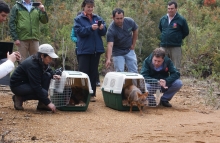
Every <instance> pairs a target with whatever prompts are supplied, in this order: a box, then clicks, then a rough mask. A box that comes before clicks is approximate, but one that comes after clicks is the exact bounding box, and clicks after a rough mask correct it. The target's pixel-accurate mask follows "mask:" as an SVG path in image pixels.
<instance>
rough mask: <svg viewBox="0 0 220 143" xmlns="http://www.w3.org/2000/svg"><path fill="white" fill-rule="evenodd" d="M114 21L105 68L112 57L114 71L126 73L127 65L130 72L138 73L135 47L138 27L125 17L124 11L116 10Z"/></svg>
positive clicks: (109, 33) (110, 31)
mask: <svg viewBox="0 0 220 143" xmlns="http://www.w3.org/2000/svg"><path fill="white" fill-rule="evenodd" d="M112 16H113V21H112V22H111V24H110V25H109V28H108V31H107V42H108V47H107V53H106V63H105V66H106V68H108V67H109V66H110V64H111V56H112V59H113V63H114V69H115V71H117V72H124V65H125V64H126V66H127V68H128V72H134V73H138V68H137V57H136V54H135V50H134V49H135V45H136V40H137V38H138V25H137V24H136V23H135V21H134V20H133V19H132V18H130V17H124V11H123V10H122V9H120V8H116V9H114V10H113V12H112Z"/></svg>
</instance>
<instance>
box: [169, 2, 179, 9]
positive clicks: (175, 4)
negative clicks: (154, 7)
mask: <svg viewBox="0 0 220 143" xmlns="http://www.w3.org/2000/svg"><path fill="white" fill-rule="evenodd" d="M172 4H174V6H175V8H177V3H176V2H175V1H169V2H168V4H167V5H169V6H171V5H172Z"/></svg>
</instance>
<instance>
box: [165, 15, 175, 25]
mask: <svg viewBox="0 0 220 143" xmlns="http://www.w3.org/2000/svg"><path fill="white" fill-rule="evenodd" d="M175 16H176V13H175V15H174V16H173V17H172V18H171V19H170V17H169V14H168V13H167V17H168V24H170V22H171V20H172V19H173V18H174V17H175Z"/></svg>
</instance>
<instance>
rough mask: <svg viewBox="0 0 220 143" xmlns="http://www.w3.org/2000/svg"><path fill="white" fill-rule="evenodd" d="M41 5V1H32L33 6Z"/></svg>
mask: <svg viewBox="0 0 220 143" xmlns="http://www.w3.org/2000/svg"><path fill="white" fill-rule="evenodd" d="M39 5H40V3H39V2H33V3H32V6H39Z"/></svg>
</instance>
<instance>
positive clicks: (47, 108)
mask: <svg viewBox="0 0 220 143" xmlns="http://www.w3.org/2000/svg"><path fill="white" fill-rule="evenodd" d="M37 110H39V111H51V109H50V108H49V107H48V106H46V105H44V104H43V103H41V102H40V101H39V102H38V105H37Z"/></svg>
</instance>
